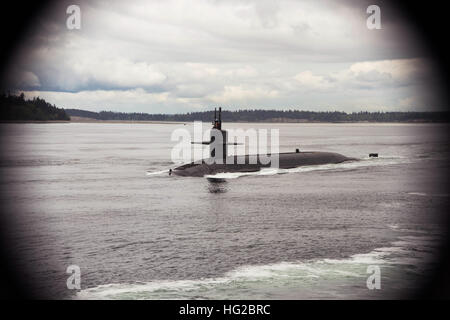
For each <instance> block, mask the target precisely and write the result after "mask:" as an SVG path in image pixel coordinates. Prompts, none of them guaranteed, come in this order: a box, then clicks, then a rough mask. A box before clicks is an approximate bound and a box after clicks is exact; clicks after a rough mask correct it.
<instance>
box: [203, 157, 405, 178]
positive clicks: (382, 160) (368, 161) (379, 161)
mask: <svg viewBox="0 0 450 320" xmlns="http://www.w3.org/2000/svg"><path fill="white" fill-rule="evenodd" d="M410 162H411V160H410V159H408V158H404V157H397V156H389V157H378V158H369V157H367V158H362V159H360V160H358V161H346V162H342V163H331V164H323V165H311V166H301V167H297V168H291V169H279V168H263V169H262V170H260V171H255V172H223V173H217V174H214V175H206V176H205V178H207V179H236V178H240V177H245V176H267V175H276V174H286V173H302V172H311V171H328V170H354V169H359V168H364V167H371V166H388V165H396V164H404V163H410Z"/></svg>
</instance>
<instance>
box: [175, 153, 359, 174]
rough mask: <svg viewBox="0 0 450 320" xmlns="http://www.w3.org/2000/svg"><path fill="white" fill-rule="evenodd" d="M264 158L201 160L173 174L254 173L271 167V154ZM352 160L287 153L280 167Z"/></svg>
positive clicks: (329, 155) (330, 156) (340, 156)
mask: <svg viewBox="0 0 450 320" xmlns="http://www.w3.org/2000/svg"><path fill="white" fill-rule="evenodd" d="M262 156H263V157H264V158H261V155H245V156H228V157H227V158H226V161H225V163H224V164H219V163H212V164H208V163H209V162H208V161H207V160H208V159H207V160H200V161H196V162H191V163H188V164H185V165H182V166H179V167H177V168H175V169H174V170H173V171H172V173H173V174H175V175H178V176H185V177H203V176H205V175H213V174H216V173H224V172H254V171H259V170H261V169H262V168H268V167H270V166H271V164H270V163H268V164H267V161H264V160H266V159H267V157H270V156H271V154H268V155H262ZM252 157H254V160H253V161H252V162H253V163H250V160H251V158H252ZM255 160H256V161H255ZM350 160H355V159H354V158H348V157H346V156H344V155H342V154H339V153H334V152H317V151H305V152H287V153H279V154H278V162H279V165H278V167H279V168H280V169H290V168H296V167H301V166H310V165H321V164H334V163H341V162H344V161H350Z"/></svg>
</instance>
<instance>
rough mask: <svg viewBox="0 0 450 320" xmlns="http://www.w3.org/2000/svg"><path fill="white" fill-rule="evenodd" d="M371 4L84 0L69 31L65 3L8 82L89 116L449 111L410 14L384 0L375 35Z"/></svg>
mask: <svg viewBox="0 0 450 320" xmlns="http://www.w3.org/2000/svg"><path fill="white" fill-rule="evenodd" d="M378 3H381V2H380V1H378ZM369 4H371V3H369V2H366V1H351V0H336V1H331V0H328V1H317V0H303V1H293V0H283V1H275V0H227V1H225V0H224V1H220V0H186V1H184V0H172V1H168V0H164V1H163V0H160V1H156V0H155V1H151V0H147V1H133V0H131V1H90V2H79V5H80V7H81V30H68V29H67V27H66V19H67V17H68V15H67V14H66V8H67V4H63V3H62V2H60V3H58V5H57V6H56V5H55V6H53V7H51V8H49V10H48V11H47V12H45V13H44V14H43V15H41V16H40V17H39V18H38V19H37V20H36V21H34V22H33V23H32V27H31V29H30V32H29V34H27V35H26V36H25V37H24V39H23V42H22V43H23V46H22V49H21V51H20V54H17V59H16V61H15V62H14V63H13V64H12V65H11V69H10V83H11V86H12V87H14V88H15V89H18V90H22V91H25V93H26V95H27V96H29V97H31V96H41V97H43V98H45V99H46V100H48V101H50V102H52V103H55V104H56V105H57V106H59V107H65V108H80V109H86V110H92V111H100V110H113V111H123V112H148V113H176V112H191V111H202V110H207V109H211V108H212V107H214V106H222V107H224V108H226V109H228V110H232V109H244V108H265V109H267V108H275V109H287V108H298V109H305V110H341V111H347V112H352V111H360V110H368V111H378V110H381V111H394V110H399V111H405V110H436V109H442V108H444V107H445V106H444V102H443V101H441V100H440V99H439V95H438V92H437V91H436V90H435V88H436V87H437V85H438V83H437V80H436V76H435V74H434V71H433V65H432V63H431V60H430V58H429V56H428V52H427V51H426V50H425V49H424V48H423V47H422V46H421V43H420V41H419V39H418V38H417V37H416V36H415V34H414V32H413V30H412V28H411V26H410V25H409V24H408V23H406V22H405V20H404V19H403V17H402V15H401V11H399V10H394V8H392V7H388V6H387V5H384V4H383V3H381V4H380V7H381V25H382V29H381V30H369V29H367V27H366V19H367V17H368V16H369V15H368V14H367V13H366V9H367V6H368V5H369Z"/></svg>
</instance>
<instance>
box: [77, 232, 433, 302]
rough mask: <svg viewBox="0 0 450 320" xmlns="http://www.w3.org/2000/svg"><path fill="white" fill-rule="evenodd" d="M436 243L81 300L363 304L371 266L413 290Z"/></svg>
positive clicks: (93, 294)
mask: <svg viewBox="0 0 450 320" xmlns="http://www.w3.org/2000/svg"><path fill="white" fill-rule="evenodd" d="M408 234H410V233H408ZM436 240H437V239H436V238H435V237H433V236H411V235H406V236H400V237H399V238H398V241H395V242H393V243H392V246H390V247H381V248H377V249H374V250H373V251H371V252H369V253H361V254H355V255H352V256H350V257H349V258H344V259H318V260H307V261H293V262H279V263H274V264H267V265H246V266H240V267H237V268H236V269H234V270H231V271H229V272H227V273H225V274H224V275H223V276H221V277H217V278H203V279H194V280H155V281H151V282H147V283H137V284H107V285H100V286H98V287H94V288H89V289H84V290H81V291H80V292H79V293H78V294H77V296H76V298H78V299H290V298H293V299H297V298H306V299H308V298H325V299H327V298H328V299H333V298H336V297H337V296H338V297H342V296H343V292H344V296H346V297H348V298H351V297H355V298H361V297H364V295H367V294H369V293H368V290H367V288H366V279H367V276H368V274H367V267H368V266H369V265H377V266H379V267H380V268H381V270H382V273H383V279H385V280H386V281H388V280H389V279H390V280H391V281H392V282H391V283H395V286H396V288H397V289H398V288H401V287H402V285H403V286H404V287H405V288H406V287H410V285H411V283H412V282H411V281H410V280H411V279H412V278H408V275H409V276H411V274H418V273H419V274H420V273H423V272H424V270H425V269H426V262H427V261H428V259H429V258H430V257H431V255H432V254H433V252H434V249H435V244H436ZM392 279H394V280H392ZM402 281H403V282H404V283H402ZM334 288H339V290H340V292H339V293H338V294H337V293H336V292H335V291H334ZM346 290H348V292H347V295H346V293H345V292H346ZM342 291H343V292H342ZM335 294H336V295H335ZM367 297H368V298H371V297H372V298H373V296H367ZM378 298H381V296H378Z"/></svg>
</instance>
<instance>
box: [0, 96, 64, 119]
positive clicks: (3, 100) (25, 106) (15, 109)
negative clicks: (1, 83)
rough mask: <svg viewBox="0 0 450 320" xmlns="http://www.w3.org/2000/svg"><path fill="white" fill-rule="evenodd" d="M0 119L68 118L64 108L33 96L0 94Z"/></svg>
mask: <svg viewBox="0 0 450 320" xmlns="http://www.w3.org/2000/svg"><path fill="white" fill-rule="evenodd" d="M0 120H2V121H30V120H33V121H49V120H67V121H68V120H70V117H69V116H68V115H67V114H66V112H65V111H64V109H61V108H57V107H56V106H55V105H52V104H50V103H48V102H47V101H45V100H44V99H41V98H39V97H37V98H36V97H35V98H33V99H31V100H26V99H25V95H24V94H23V93H21V94H20V95H13V94H9V93H8V94H4V93H2V94H0Z"/></svg>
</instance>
